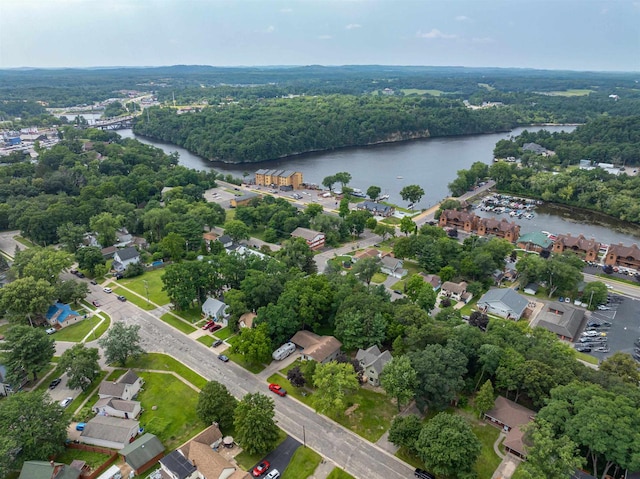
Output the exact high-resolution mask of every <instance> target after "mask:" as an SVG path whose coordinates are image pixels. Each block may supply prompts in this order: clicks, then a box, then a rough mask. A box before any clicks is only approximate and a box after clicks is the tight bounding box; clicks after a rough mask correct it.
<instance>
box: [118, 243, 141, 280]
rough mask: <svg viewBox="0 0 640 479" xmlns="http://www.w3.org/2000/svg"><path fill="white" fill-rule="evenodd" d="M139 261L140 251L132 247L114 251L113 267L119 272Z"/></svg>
mask: <svg viewBox="0 0 640 479" xmlns="http://www.w3.org/2000/svg"><path fill="white" fill-rule="evenodd" d="M139 262H140V253H138V250H137V249H135V248H134V247H132V246H131V247H129V248H123V249H119V250H118V251H116V252H115V253H114V255H113V266H112V267H113V269H115V270H116V271H117V272H119V273H121V272H123V271H124V270H125V269H127V266H129V265H130V264H133V263H139Z"/></svg>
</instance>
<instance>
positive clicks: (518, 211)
mask: <svg viewBox="0 0 640 479" xmlns="http://www.w3.org/2000/svg"><path fill="white" fill-rule="evenodd" d="M541 204H542V201H539V200H532V199H530V198H518V197H516V196H510V195H499V194H496V195H491V196H487V197H485V198H483V199H482V201H481V202H480V204H479V205H478V206H477V207H476V208H478V209H479V210H480V211H490V212H492V213H494V214H497V215H501V214H508V215H509V216H511V217H512V218H525V219H528V220H531V219H533V218H535V214H534V213H533V211H534V210H535V208H536V206H537V205H541Z"/></svg>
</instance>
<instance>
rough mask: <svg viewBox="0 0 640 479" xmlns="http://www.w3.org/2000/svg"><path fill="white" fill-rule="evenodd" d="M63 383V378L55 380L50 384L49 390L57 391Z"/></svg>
mask: <svg viewBox="0 0 640 479" xmlns="http://www.w3.org/2000/svg"><path fill="white" fill-rule="evenodd" d="M61 382H62V379H61V378H57V379H54V380H53V381H51V382H50V383H49V389H55V388H56V387H57V386H58V384H60V383H61Z"/></svg>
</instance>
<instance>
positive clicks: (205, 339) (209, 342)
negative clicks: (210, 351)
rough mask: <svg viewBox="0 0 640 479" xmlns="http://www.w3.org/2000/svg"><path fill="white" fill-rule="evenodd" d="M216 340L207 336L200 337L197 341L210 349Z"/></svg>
mask: <svg viewBox="0 0 640 479" xmlns="http://www.w3.org/2000/svg"><path fill="white" fill-rule="evenodd" d="M215 340H216V338H214V337H213V336H209V335H208V334H207V335H205V336H200V337H199V338H198V339H197V340H196V341H198V342H199V343H202V344H204V345H205V346H206V347H208V348H210V347H211V345H212V344H213V342H214V341H215Z"/></svg>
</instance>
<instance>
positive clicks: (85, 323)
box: [53, 316, 102, 343]
mask: <svg viewBox="0 0 640 479" xmlns="http://www.w3.org/2000/svg"><path fill="white" fill-rule="evenodd" d="M101 320H102V318H100V317H99V316H92V317H91V318H87V319H83V320H82V321H80V322H78V323H75V324H71V325H69V326H67V327H66V328H62V329H61V330H59V331H57V332H56V333H55V334H54V335H53V338H54V339H55V340H56V341H69V342H72V343H79V342H80V341H82V340H83V339H84V337H85V336H86V335H87V334H89V332H90V331H91V330H92V329H93V328H94V327H95V326H97V325H98V323H99V322H100V321H101ZM91 339H93V338H91ZM96 339H97V337H96Z"/></svg>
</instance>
